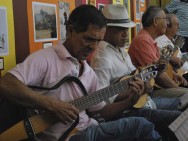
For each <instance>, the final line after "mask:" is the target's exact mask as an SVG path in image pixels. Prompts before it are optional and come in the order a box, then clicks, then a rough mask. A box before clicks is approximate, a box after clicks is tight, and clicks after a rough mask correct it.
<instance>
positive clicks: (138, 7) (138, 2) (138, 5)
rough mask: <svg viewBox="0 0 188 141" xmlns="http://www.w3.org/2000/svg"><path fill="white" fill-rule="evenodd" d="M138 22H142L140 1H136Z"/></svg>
mask: <svg viewBox="0 0 188 141" xmlns="http://www.w3.org/2000/svg"><path fill="white" fill-rule="evenodd" d="M135 4H136V20H140V0H136V3H135Z"/></svg>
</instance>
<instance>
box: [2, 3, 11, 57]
mask: <svg viewBox="0 0 188 141" xmlns="http://www.w3.org/2000/svg"><path fill="white" fill-rule="evenodd" d="M0 21H1V24H0V56H5V55H8V54H9V47H8V22H7V8H6V7H3V6H0Z"/></svg>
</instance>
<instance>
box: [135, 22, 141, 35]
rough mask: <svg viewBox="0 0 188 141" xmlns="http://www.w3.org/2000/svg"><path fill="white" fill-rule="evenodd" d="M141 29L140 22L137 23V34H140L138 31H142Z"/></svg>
mask: <svg viewBox="0 0 188 141" xmlns="http://www.w3.org/2000/svg"><path fill="white" fill-rule="evenodd" d="M140 30H141V26H140V23H136V34H138V32H140Z"/></svg>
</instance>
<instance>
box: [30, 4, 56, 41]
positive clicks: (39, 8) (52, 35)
mask: <svg viewBox="0 0 188 141" xmlns="http://www.w3.org/2000/svg"><path fill="white" fill-rule="evenodd" d="M32 8H33V22H34V39H35V42H44V41H52V40H57V39H58V37H57V35H58V33H57V31H58V30H57V12H56V5H55V4H47V3H40V2H32Z"/></svg>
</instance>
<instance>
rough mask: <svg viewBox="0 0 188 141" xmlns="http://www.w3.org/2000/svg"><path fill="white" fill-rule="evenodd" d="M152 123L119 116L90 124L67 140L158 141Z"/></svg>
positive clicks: (138, 118) (158, 138)
mask: <svg viewBox="0 0 188 141" xmlns="http://www.w3.org/2000/svg"><path fill="white" fill-rule="evenodd" d="M160 138H161V137H160V136H159V134H158V133H157V131H155V130H154V125H153V124H152V123H151V122H149V121H147V120H146V119H144V118H142V117H128V118H121V119H119V120H116V121H110V122H105V123H101V124H100V125H95V126H90V127H88V128H87V129H85V130H84V131H80V132H79V133H78V134H76V135H74V136H72V137H71V138H70V140H69V141H159V140H160Z"/></svg>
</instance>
